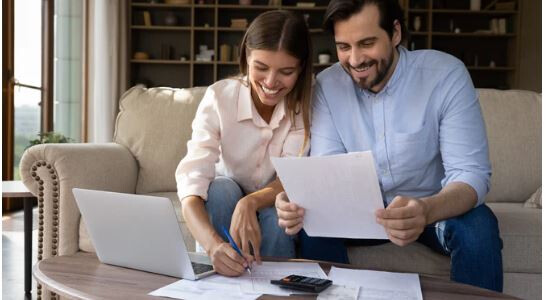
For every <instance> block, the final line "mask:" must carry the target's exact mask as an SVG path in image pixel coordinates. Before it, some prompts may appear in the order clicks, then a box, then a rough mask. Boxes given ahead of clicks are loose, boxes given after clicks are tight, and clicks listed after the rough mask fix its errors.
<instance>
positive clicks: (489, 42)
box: [401, 0, 520, 89]
mask: <svg viewBox="0 0 546 300" xmlns="http://www.w3.org/2000/svg"><path fill="white" fill-rule="evenodd" d="M401 2H402V4H403V6H404V11H405V12H406V16H405V17H406V22H407V26H408V29H409V30H410V38H409V40H408V43H407V47H408V48H409V49H415V50H418V49H436V50H441V51H444V52H447V53H450V54H452V55H454V56H456V57H458V58H459V59H460V60H462V61H463V62H464V63H465V64H466V66H467V69H468V70H469V72H470V75H471V76H472V80H473V82H474V85H475V86H476V87H481V88H500V89H508V88H511V87H514V86H515V82H516V78H517V73H518V72H519V66H518V62H517V59H516V58H517V57H518V54H519V53H518V52H519V36H518V34H517V33H518V28H519V22H520V19H519V3H518V2H519V1H518V0H503V1H498V2H504V3H506V2H512V3H513V4H514V5H513V6H514V9H508V10H496V7H495V3H497V1H494V0H482V1H481V9H480V10H470V1H469V0H457V1H449V0H401ZM416 17H420V19H421V26H420V28H419V31H416V28H415V25H414V21H415V18H416ZM493 19H496V20H499V19H503V20H504V21H502V22H504V24H505V26H504V28H505V30H500V28H498V27H497V28H498V29H499V30H497V32H493V31H492V30H491V29H492V28H491V24H492V23H493V24H495V23H494V22H495V21H492V20H493ZM497 22H499V21H497ZM497 24H498V23H497ZM494 27H495V26H493V29H494ZM456 28H458V29H459V32H458V33H456V32H455V29H456ZM488 31H489V32H488Z"/></svg>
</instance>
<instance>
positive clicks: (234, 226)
mask: <svg viewBox="0 0 546 300" xmlns="http://www.w3.org/2000/svg"><path fill="white" fill-rule="evenodd" d="M229 233H230V234H231V236H232V237H233V240H234V241H235V243H236V244H237V246H239V249H241V251H242V252H243V254H245V255H250V247H249V246H248V243H249V242H250V244H251V245H252V249H253V250H254V257H255V258H256V262H258V264H261V262H262V261H261V257H260V245H261V242H262V234H261V232H260V224H259V223H258V218H257V217H256V206H255V205H254V202H253V201H252V198H251V197H244V198H242V199H241V200H239V202H238V203H237V206H235V210H234V211H233V215H232V216H231V227H230V229H229Z"/></svg>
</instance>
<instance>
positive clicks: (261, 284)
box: [150, 261, 328, 300]
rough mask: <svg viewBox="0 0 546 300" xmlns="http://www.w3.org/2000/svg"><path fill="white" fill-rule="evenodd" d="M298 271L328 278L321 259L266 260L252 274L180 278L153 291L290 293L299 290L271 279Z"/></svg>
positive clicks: (220, 295) (213, 295)
mask: <svg viewBox="0 0 546 300" xmlns="http://www.w3.org/2000/svg"><path fill="white" fill-rule="evenodd" d="M291 274H296V275H303V276H308V277H316V278H324V279H325V278H328V277H327V276H326V273H324V271H323V270H322V268H321V267H320V266H319V264H317V263H303V262H302V263H299V262H298V263H293V262H265V261H264V262H262V264H261V265H258V264H254V265H253V266H252V275H249V274H248V273H246V272H245V273H243V275H242V276H240V277H225V276H222V275H212V276H209V277H206V278H203V279H200V280H197V281H190V280H184V279H183V280H179V281H177V282H175V283H173V284H170V285H167V286H164V287H162V288H160V289H158V290H155V291H153V292H151V293H150V295H152V296H162V297H170V298H177V299H199V300H204V299H223V300H225V299H243V300H246V299H256V298H258V297H259V296H260V295H261V294H270V295H280V296H288V295H290V294H296V293H298V292H297V291H291V290H286V289H281V288H280V287H278V286H276V285H273V284H271V283H270V281H271V279H280V278H282V277H285V276H288V275H291Z"/></svg>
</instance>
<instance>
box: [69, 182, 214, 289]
mask: <svg viewBox="0 0 546 300" xmlns="http://www.w3.org/2000/svg"><path fill="white" fill-rule="evenodd" d="M72 192H73V193H74V197H75V198H76V203H77V204H78V207H79V209H80V212H81V214H82V217H83V221H84V222H85V224H86V226H87V230H88V232H89V235H90V236H91V240H92V241H93V245H94V246H95V250H96V251H97V256H98V258H99V260H100V261H101V262H102V263H105V264H111V265H116V266H121V267H127V268H132V269H138V270H143V271H148V272H153V273H158V274H163V275H168V276H173V277H178V278H184V279H190V280H196V279H199V278H203V277H205V276H207V275H211V274H213V273H214V270H213V269H212V265H211V263H210V259H209V258H208V257H207V256H206V255H201V254H198V253H189V252H188V251H187V248H186V245H185V244H184V239H183V237H182V230H181V229H180V225H179V224H178V220H177V219H176V214H175V211H174V207H173V205H172V203H171V200H169V199H168V198H163V197H154V196H145V195H135V194H121V193H113V192H105V191H94V190H84V189H78V188H75V189H72Z"/></svg>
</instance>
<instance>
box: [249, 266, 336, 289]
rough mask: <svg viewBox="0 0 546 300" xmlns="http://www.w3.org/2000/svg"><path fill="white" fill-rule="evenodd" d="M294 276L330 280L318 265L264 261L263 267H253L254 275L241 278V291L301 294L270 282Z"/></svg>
mask: <svg viewBox="0 0 546 300" xmlns="http://www.w3.org/2000/svg"><path fill="white" fill-rule="evenodd" d="M292 274H295V275H301V276H307V277H315V278H323V279H326V278H328V276H326V273H324V271H323V270H322V268H321V267H320V266H319V264H317V263H304V262H297V263H296V262H267V261H264V262H262V264H261V265H258V264H253V265H252V275H250V274H248V273H245V274H244V275H242V276H241V277H240V278H241V291H243V292H244V293H260V294H269V295H280V296H288V295H290V294H297V293H301V292H298V291H293V290H287V289H283V288H280V287H279V286H276V285H273V284H271V282H270V281H271V280H272V279H276V280H278V279H281V278H283V277H286V276H288V275H292Z"/></svg>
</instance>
